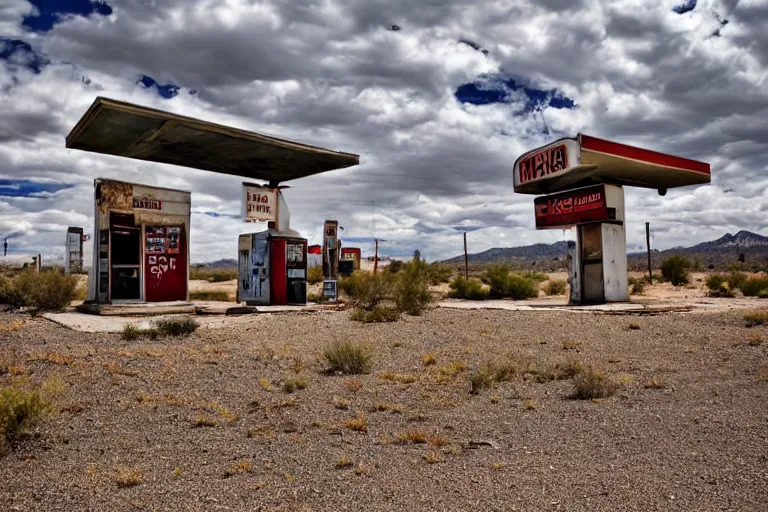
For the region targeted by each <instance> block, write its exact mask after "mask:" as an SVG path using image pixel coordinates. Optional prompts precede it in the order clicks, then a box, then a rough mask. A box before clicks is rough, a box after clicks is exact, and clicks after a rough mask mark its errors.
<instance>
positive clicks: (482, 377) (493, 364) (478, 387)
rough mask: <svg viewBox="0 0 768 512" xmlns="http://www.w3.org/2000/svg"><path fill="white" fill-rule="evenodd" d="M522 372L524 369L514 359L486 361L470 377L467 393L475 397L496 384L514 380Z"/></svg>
mask: <svg viewBox="0 0 768 512" xmlns="http://www.w3.org/2000/svg"><path fill="white" fill-rule="evenodd" d="M524 370H525V368H523V366H522V365H521V364H520V363H519V362H518V361H516V360H514V359H508V360H492V361H487V362H486V363H485V364H483V365H482V366H480V367H479V368H478V369H477V370H476V371H474V372H473V373H472V375H470V377H469V383H470V390H469V392H470V393H472V394H473V395H476V394H478V393H480V391H482V390H483V389H485V388H489V387H491V386H493V385H494V384H496V383H497V382H507V381H510V380H512V379H514V378H515V377H517V376H518V375H520V374H521V373H523V372H524Z"/></svg>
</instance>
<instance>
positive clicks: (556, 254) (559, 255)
mask: <svg viewBox="0 0 768 512" xmlns="http://www.w3.org/2000/svg"><path fill="white" fill-rule="evenodd" d="M565 249H566V242H564V241H560V242H555V243H553V244H534V245H525V246H522V247H495V248H493V249H488V250H487V251H483V252H479V253H476V254H470V255H469V262H470V263H474V264H489V263H508V264H511V265H526V264H527V265H533V266H536V267H541V266H542V265H543V266H545V267H549V266H552V264H554V266H555V267H558V268H559V267H560V266H561V265H560V264H559V263H558V262H562V261H564V260H565ZM443 263H446V264H448V265H458V264H463V263H464V255H463V254H462V255H461V256H456V257H455V258H451V259H448V260H445V261H443ZM563 265H564V264H563Z"/></svg>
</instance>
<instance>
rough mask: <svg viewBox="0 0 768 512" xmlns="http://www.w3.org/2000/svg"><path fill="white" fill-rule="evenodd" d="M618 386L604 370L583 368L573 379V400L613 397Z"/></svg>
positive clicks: (589, 367)
mask: <svg viewBox="0 0 768 512" xmlns="http://www.w3.org/2000/svg"><path fill="white" fill-rule="evenodd" d="M615 391H616V384H615V383H614V382H613V380H612V379H611V378H610V377H609V376H607V375H606V374H605V373H604V372H603V371H602V370H599V369H597V368H594V367H592V366H582V367H581V368H580V369H579V371H578V373H577V374H576V375H574V377H573V398H577V399H581V400H585V399H586V400H589V399H602V398H606V397H609V396H611V395H613V393H614V392H615Z"/></svg>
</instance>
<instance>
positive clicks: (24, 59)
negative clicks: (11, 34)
mask: <svg viewBox="0 0 768 512" xmlns="http://www.w3.org/2000/svg"><path fill="white" fill-rule="evenodd" d="M0 60H4V61H6V62H7V63H8V65H9V67H11V68H27V69H30V70H32V71H34V72H35V73H40V70H42V69H43V68H44V67H45V66H47V65H48V64H49V63H50V61H49V60H48V58H47V57H46V56H45V55H43V54H41V53H37V52H36V51H35V50H33V49H32V47H31V46H30V45H29V43H26V42H24V41H22V40H21V39H8V38H5V37H0Z"/></svg>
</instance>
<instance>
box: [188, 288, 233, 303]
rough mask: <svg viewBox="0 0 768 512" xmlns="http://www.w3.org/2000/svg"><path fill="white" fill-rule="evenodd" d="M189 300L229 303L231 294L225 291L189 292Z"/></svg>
mask: <svg viewBox="0 0 768 512" xmlns="http://www.w3.org/2000/svg"><path fill="white" fill-rule="evenodd" d="M189 300H208V301H214V302H229V300H230V299H229V294H228V293H227V292H225V291H224V290H198V291H195V292H189Z"/></svg>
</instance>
